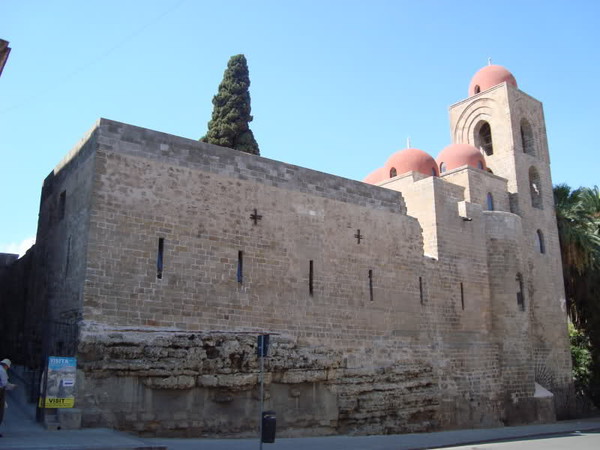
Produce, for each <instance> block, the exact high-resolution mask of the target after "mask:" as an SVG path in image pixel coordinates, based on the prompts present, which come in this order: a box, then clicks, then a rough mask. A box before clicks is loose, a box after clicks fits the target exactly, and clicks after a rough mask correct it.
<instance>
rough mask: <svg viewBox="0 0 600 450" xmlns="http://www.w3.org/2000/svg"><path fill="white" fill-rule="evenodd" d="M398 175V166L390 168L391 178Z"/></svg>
mask: <svg viewBox="0 0 600 450" xmlns="http://www.w3.org/2000/svg"><path fill="white" fill-rule="evenodd" d="M396 175H398V173H397V172H396V168H395V167H392V168H391V169H390V178H394V177H395V176H396Z"/></svg>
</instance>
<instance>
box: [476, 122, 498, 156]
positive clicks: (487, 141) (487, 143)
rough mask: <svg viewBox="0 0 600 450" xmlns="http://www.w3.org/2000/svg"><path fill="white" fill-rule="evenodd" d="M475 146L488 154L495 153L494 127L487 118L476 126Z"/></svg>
mask: <svg viewBox="0 0 600 450" xmlns="http://www.w3.org/2000/svg"><path fill="white" fill-rule="evenodd" d="M475 147H477V148H480V149H482V150H483V151H484V152H485V154H486V155H488V156H490V155H493V154H494V145H493V142H492V129H491V127H490V124H489V123H487V122H486V121H485V120H482V121H481V122H479V124H477V126H476V127H475Z"/></svg>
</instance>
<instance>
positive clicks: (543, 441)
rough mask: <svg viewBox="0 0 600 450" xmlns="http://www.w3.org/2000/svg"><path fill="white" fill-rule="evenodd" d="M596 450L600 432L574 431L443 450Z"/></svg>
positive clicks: (598, 445)
mask: <svg viewBox="0 0 600 450" xmlns="http://www.w3.org/2000/svg"><path fill="white" fill-rule="evenodd" d="M452 449H454V450H459V449H460V450H516V449H519V450H521V449H522V450H564V449H569V450H598V449H600V432H598V431H597V432H580V431H577V432H574V433H568V434H564V435H559V436H552V437H538V438H531V439H525V440H517V441H509V442H494V443H489V444H474V445H463V446H460V447H446V449H445V450H452Z"/></svg>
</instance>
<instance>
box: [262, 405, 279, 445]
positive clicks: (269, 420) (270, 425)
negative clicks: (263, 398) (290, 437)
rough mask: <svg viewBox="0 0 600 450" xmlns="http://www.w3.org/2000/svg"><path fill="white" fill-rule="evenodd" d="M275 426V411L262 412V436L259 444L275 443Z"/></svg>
mask: <svg viewBox="0 0 600 450" xmlns="http://www.w3.org/2000/svg"><path fill="white" fill-rule="evenodd" d="M276 425H277V416H276V415H275V411H264V412H263V415H262V436H261V442H264V443H266V444H272V443H273V442H275V427H276Z"/></svg>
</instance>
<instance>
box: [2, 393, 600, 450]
mask: <svg viewBox="0 0 600 450" xmlns="http://www.w3.org/2000/svg"><path fill="white" fill-rule="evenodd" d="M7 401H8V405H9V407H8V409H7V410H6V411H5V416H4V423H3V424H2V425H1V426H0V432H1V433H2V434H3V435H4V437H2V438H0V449H3V450H4V449H7V450H8V449H19V450H23V449H27V450H33V449H40V450H41V449H47V450H51V449H61V450H75V449H77V450H88V449H89V450H163V449H165V450H166V449H169V450H192V449H194V450H197V449H201V450H225V449H227V450H250V449H252V450H255V449H258V447H259V442H258V437H257V438H256V439H174V438H140V437H137V436H135V435H133V434H128V433H123V432H119V431H115V430H111V429H104V428H102V429H98V428H94V429H83V430H57V431H50V430H46V429H45V428H44V427H42V426H41V425H40V424H38V423H36V421H35V405H32V404H30V403H27V402H26V398H25V392H24V389H23V388H22V387H19V388H18V389H15V390H14V391H10V392H7ZM586 431H588V432H589V431H600V417H597V418H592V419H586V420H578V421H564V422H557V423H553V424H546V425H526V426H520V427H504V428H491V429H475V430H456V431H443V432H438V433H420V434H402V435H385V436H326V437H310V438H283V439H279V438H278V439H276V441H275V443H274V444H263V448H264V450H332V449H333V450H336V449H343V450H401V449H425V448H441V447H450V446H459V445H468V444H475V443H482V442H490V441H501V440H509V439H516V438H532V437H533V438H534V437H542V436H551V435H558V434H569V433H575V432H586Z"/></svg>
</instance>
